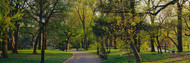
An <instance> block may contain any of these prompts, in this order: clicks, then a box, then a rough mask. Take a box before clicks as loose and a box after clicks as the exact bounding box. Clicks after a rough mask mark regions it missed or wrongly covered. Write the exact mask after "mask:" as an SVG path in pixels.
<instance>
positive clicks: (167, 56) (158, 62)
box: [80, 49, 190, 63]
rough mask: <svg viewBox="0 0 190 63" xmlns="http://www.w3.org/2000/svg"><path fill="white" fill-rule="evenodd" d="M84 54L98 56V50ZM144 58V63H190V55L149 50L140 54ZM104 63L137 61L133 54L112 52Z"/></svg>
mask: <svg viewBox="0 0 190 63" xmlns="http://www.w3.org/2000/svg"><path fill="white" fill-rule="evenodd" d="M80 51H82V52H87V53H90V54H93V55H96V56H98V55H97V54H96V50H88V51H85V50H80ZM139 54H140V56H141V58H142V61H143V62H142V63H163V62H168V63H175V62H176V63H179V62H180V63H189V62H190V60H189V59H190V53H189V52H182V53H175V54H174V53H163V54H158V53H157V52H150V51H149V50H142V51H141V53H139ZM102 63H136V59H135V57H134V54H133V53H130V54H127V53H126V52H125V51H122V50H114V49H112V50H111V53H110V54H109V56H108V60H104V61H102Z"/></svg>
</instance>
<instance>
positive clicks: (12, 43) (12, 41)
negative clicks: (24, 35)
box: [11, 30, 15, 53]
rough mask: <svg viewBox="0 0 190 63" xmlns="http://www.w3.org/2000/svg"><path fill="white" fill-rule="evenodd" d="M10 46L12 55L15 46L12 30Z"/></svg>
mask: <svg viewBox="0 0 190 63" xmlns="http://www.w3.org/2000/svg"><path fill="white" fill-rule="evenodd" d="M11 46H12V53H13V51H14V50H13V49H14V46H15V38H14V31H13V30H12V31H11Z"/></svg>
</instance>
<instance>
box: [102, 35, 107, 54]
mask: <svg viewBox="0 0 190 63" xmlns="http://www.w3.org/2000/svg"><path fill="white" fill-rule="evenodd" d="M101 40H102V41H101V46H102V48H101V51H102V52H103V54H105V53H106V50H105V41H104V39H103V36H101Z"/></svg>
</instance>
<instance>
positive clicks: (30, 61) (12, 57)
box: [0, 50, 72, 63]
mask: <svg viewBox="0 0 190 63" xmlns="http://www.w3.org/2000/svg"><path fill="white" fill-rule="evenodd" d="M0 52H1V51H0ZM40 52H41V51H40V50H38V54H32V50H19V54H12V53H11V51H9V54H8V55H9V58H0V63H40V60H41V55H40ZM71 56H72V53H70V52H64V51H59V50H45V62H46V63H63V62H64V61H66V60H67V59H69V58H70V57H71Z"/></svg>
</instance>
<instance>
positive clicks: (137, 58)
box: [130, 41, 142, 62]
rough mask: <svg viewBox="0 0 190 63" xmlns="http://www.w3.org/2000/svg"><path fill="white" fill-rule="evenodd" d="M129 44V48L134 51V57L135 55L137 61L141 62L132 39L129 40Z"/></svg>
mask: <svg viewBox="0 0 190 63" xmlns="http://www.w3.org/2000/svg"><path fill="white" fill-rule="evenodd" d="M130 46H131V48H132V49H133V52H134V54H135V57H136V60H137V62H142V59H141V57H140V55H139V53H138V51H137V49H136V47H135V45H134V44H133V42H132V41H131V43H130Z"/></svg>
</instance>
